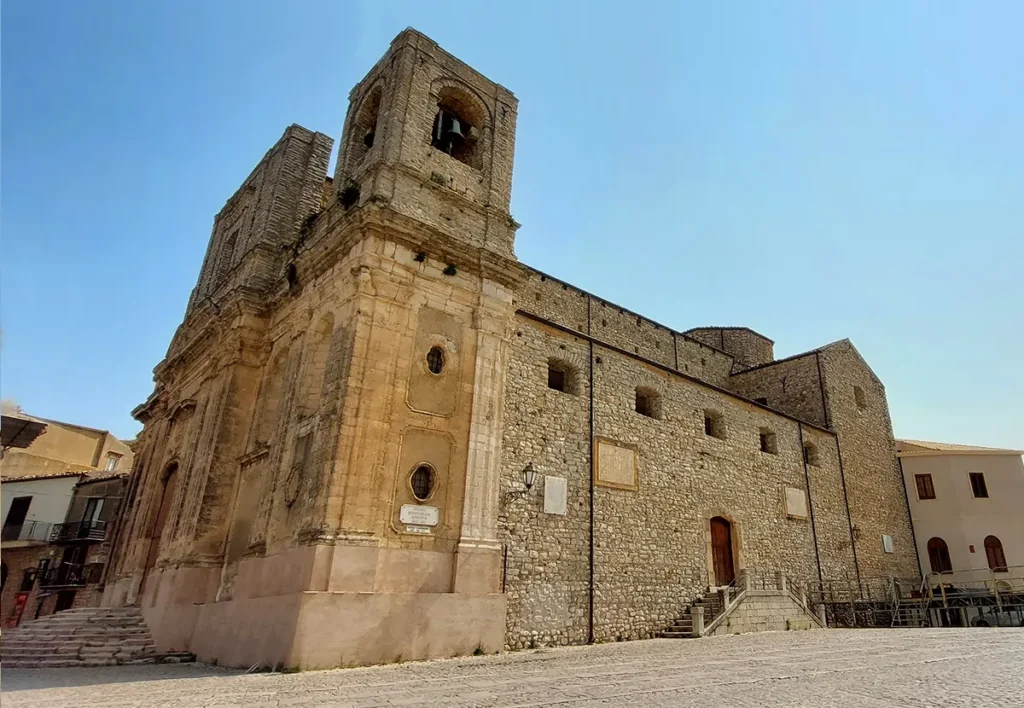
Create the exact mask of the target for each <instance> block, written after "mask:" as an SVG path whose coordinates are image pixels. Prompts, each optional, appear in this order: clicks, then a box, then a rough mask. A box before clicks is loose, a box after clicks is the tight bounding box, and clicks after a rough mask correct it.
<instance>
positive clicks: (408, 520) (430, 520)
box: [398, 504, 440, 533]
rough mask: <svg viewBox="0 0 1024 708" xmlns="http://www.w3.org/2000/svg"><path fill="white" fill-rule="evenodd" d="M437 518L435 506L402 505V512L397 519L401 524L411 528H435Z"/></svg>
mask: <svg viewBox="0 0 1024 708" xmlns="http://www.w3.org/2000/svg"><path fill="white" fill-rule="evenodd" d="M439 516H440V515H439V514H438V513H437V507H436V506H420V505H418V504H402V510H401V512H399V515H398V519H399V520H400V521H401V522H402V523H403V524H411V525H413V526H437V521H438V518H439ZM414 533H416V532H414ZM419 533H422V532H419Z"/></svg>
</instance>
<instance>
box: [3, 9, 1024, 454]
mask: <svg viewBox="0 0 1024 708" xmlns="http://www.w3.org/2000/svg"><path fill="white" fill-rule="evenodd" d="M0 20H2V33H3V36H2V47H0V62H2V77H0V78H2V83H0V100H2V127H0V140H2V156H0V160H2V174H0V177H2V186H0V199H2V204H0V209H2V212H0V219H2V221H0V228H2V236H0V238H2V241H0V268H2V271H0V278H2V279H0V318H2V326H3V342H2V351H0V366H2V369H0V393H2V395H3V396H4V397H5V398H14V399H16V400H17V401H18V402H19V403H20V404H21V405H22V406H23V407H24V408H25V410H26V411H27V412H29V413H32V414H35V415H39V416H43V417H49V418H57V419H63V420H68V421H72V422H76V423H80V424H83V425H89V426H94V427H99V428H107V429H110V430H111V431H112V432H113V433H114V434H116V435H119V436H121V437H129V436H132V435H133V434H134V433H135V432H136V431H137V430H138V424H137V423H136V422H135V421H133V420H132V419H131V417H130V415H129V412H130V411H131V409H132V408H133V407H134V406H135V405H137V404H139V403H141V402H142V401H143V400H145V398H146V396H148V395H149V393H150V392H151V390H152V373H151V372H152V368H153V366H154V365H155V364H156V363H157V362H158V361H160V359H161V358H162V357H163V355H164V353H165V352H166V347H167V345H168V343H169V342H170V339H171V335H172V334H173V333H174V329H175V327H176V326H177V325H178V323H179V322H180V320H181V317H182V314H183V312H184V308H185V304H186V301H187V299H188V294H189V292H190V290H191V288H192V286H193V285H194V283H195V279H196V277H197V275H198V272H199V267H200V264H201V260H202V257H203V253H204V250H205V248H206V243H207V239H208V237H209V233H210V228H211V226H212V223H213V216H214V214H215V213H216V212H217V211H218V209H219V208H220V207H221V206H222V205H223V203H224V201H225V200H226V199H227V198H228V197H229V196H230V195H231V194H232V193H233V192H234V190H235V189H236V188H237V187H238V185H239V184H240V183H241V181H242V180H243V179H244V178H245V176H246V175H247V174H248V173H249V171H250V170H251V169H252V167H253V166H254V165H255V164H256V162H257V161H258V160H259V159H260V158H261V157H262V155H263V153H264V152H265V151H266V150H267V149H268V148H270V146H271V145H272V144H273V143H274V142H275V140H276V139H277V138H278V137H279V135H280V134H281V132H282V131H283V129H284V128H285V127H286V126H287V125H288V124H290V123H300V124H302V125H304V126H306V127H308V128H311V129H314V130H318V131H321V132H324V133H327V134H329V135H331V136H333V137H334V138H335V139H337V138H338V137H339V135H340V131H341V125H342V120H343V119H344V115H345V110H346V106H347V96H348V91H349V89H350V88H351V87H352V86H353V84H355V83H356V82H357V81H358V80H359V79H360V78H362V76H363V75H364V74H365V72H366V71H367V70H368V69H369V68H370V67H371V66H372V65H373V63H374V62H375V61H376V59H377V58H378V57H379V56H380V55H381V54H382V53H383V52H384V51H385V50H386V49H387V47H388V43H389V42H390V40H391V39H392V38H393V37H394V36H395V35H396V34H397V33H398V32H399V31H401V30H402V29H403V28H404V27H406V26H410V25H411V26H413V27H416V28H417V29H419V30H421V31H423V32H425V33H426V34H428V35H430V36H431V37H433V38H434V39H435V40H436V41H437V42H438V43H439V44H440V45H441V46H442V47H444V48H445V49H447V50H448V51H450V52H452V53H453V54H455V55H456V56H458V57H460V58H461V59H463V60H464V61H466V62H468V63H469V64H471V65H472V66H474V67H475V68H477V69H479V70H480V71H481V72H483V73H484V74H486V75H487V76H488V77H490V78H492V79H494V80H495V81H497V82H499V83H501V84H503V85H505V86H507V87H508V88H509V89H511V90H512V91H513V92H515V94H516V95H517V96H518V98H519V101H520V112H519V123H518V138H517V145H516V148H517V149H516V167H515V182H514V190H513V198H512V213H513V214H514V215H515V217H516V219H518V220H519V221H520V222H522V224H523V227H522V229H520V231H519V235H518V239H517V243H516V252H517V254H518V256H519V258H520V259H521V260H523V261H524V262H526V263H528V264H530V265H532V266H535V267H538V268H540V269H542V270H545V271H547V272H550V273H552V274H553V275H556V276H558V277H560V278H562V279H565V280H568V281H570V282H572V283H574V284H577V285H579V286H581V287H583V288H586V289H587V290H590V291H592V292H594V293H596V294H598V295H601V296H603V297H605V298H608V299H610V300H612V301H613V302H615V303H617V304H620V305H623V306H625V307H628V308H630V309H633V310H636V311H638V312H641V313H643V314H645V315H647V316H649V317H651V318H653V319H655V320H658V321H660V322H662V323H664V324H667V325H670V326H672V327H675V328H677V329H687V328H689V327H694V326H701V325H745V326H749V327H751V328H753V329H755V330H757V331H759V332H762V333H763V334H765V335H767V336H769V337H771V338H773V339H774V340H775V352H776V356H777V357H779V358H781V357H784V356H788V355H790V354H795V353H797V352H801V351H805V350H807V349H811V348H814V347H816V346H819V345H822V344H825V343H828V342H831V341H834V340H836V339H841V338H843V337H849V338H850V339H851V340H852V341H853V342H854V344H855V345H856V346H857V348H858V349H859V350H860V351H861V353H862V354H863V355H864V356H865V358H866V359H867V360H868V362H870V364H871V365H872V367H873V368H874V370H875V371H876V372H877V374H878V375H879V376H880V377H881V379H882V381H883V382H884V383H885V385H886V388H887V391H888V396H889V403H890V406H891V410H892V418H893V424H894V427H895V432H896V434H897V435H898V436H903V437H913V438H924V439H932V440H944V441H949V442H961V443H973V444H981V445H995V446H1013V447H1018V448H1020V447H1024V373H1022V372H1024V360H1022V351H1024V288H1022V283H1021V280H1022V275H1024V273H1022V268H1021V264H1022V262H1024V245H1022V243H1024V233H1022V232H1024V42H1022V41H1021V28H1022V27H1024V3H1019V2H1015V1H1009V0H1007V1H1006V2H1002V3H1000V2H985V3H935V2H919V3H915V2H899V3H892V2H849V3H845V2H843V3H841V2H796V1H793V2H756V3H752V2H732V3H728V2H715V3H709V2H664V3H658V2H650V1H648V2H643V3H621V2H616V3H611V2H608V3H602V2H600V1H599V0H593V1H587V2H583V1H579V2H553V1H548V2H525V1H522V0H517V1H516V2H504V3H491V2H482V3H476V4H473V3H467V2H465V0H462V1H460V2H453V3H448V2H441V1H440V0H431V1H430V2H410V3H399V2H393V1H388V2H365V3H357V2H341V1H340V0H332V1H329V2H312V1H309V0H296V1H294V2H269V1H265V0H261V1H257V0H246V1H242V0H238V1H229V0H214V1H211V2H199V0H176V1H173V2H172V1H163V2H157V1H155V0H154V1H147V2H142V3H135V2H126V1H125V0H117V1H116V2H99V1H96V0H91V1H89V2H80V1H77V0H76V1H72V0H63V1H60V2H57V1H52V0H37V1H34V2H32V1H29V0H7V2H4V3H3V7H2V17H0ZM332 170H333V166H332Z"/></svg>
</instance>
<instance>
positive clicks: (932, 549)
mask: <svg viewBox="0 0 1024 708" xmlns="http://www.w3.org/2000/svg"><path fill="white" fill-rule="evenodd" d="M928 562H929V563H930V564H931V566H932V572H933V573H949V572H950V571H952V570H953V562H952V561H951V560H950V559H949V547H948V546H947V545H946V542H945V541H943V540H942V539H941V538H939V537H938V536H936V537H935V538H932V539H929V540H928Z"/></svg>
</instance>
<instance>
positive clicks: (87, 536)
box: [50, 521, 107, 543]
mask: <svg viewBox="0 0 1024 708" xmlns="http://www.w3.org/2000/svg"><path fill="white" fill-rule="evenodd" d="M106 535H107V522H106V521H69V522H67V523H63V524H54V526H53V533H52V534H50V542H51V543H59V542H61V541H102V540H103V539H104V538H105V537H106Z"/></svg>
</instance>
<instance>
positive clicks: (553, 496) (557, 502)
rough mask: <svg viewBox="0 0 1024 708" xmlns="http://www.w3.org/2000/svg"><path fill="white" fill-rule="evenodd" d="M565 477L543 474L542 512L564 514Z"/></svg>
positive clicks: (565, 499)
mask: <svg viewBox="0 0 1024 708" xmlns="http://www.w3.org/2000/svg"><path fill="white" fill-rule="evenodd" d="M567 489H568V487H567V485H566V481H565V477H550V476H548V475H545V476H544V513H545V514H558V515H560V516H565V510H566V501H567V497H568V494H567Z"/></svg>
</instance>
